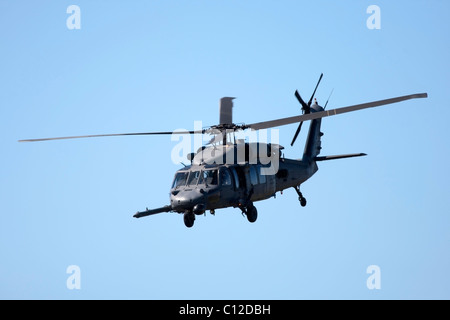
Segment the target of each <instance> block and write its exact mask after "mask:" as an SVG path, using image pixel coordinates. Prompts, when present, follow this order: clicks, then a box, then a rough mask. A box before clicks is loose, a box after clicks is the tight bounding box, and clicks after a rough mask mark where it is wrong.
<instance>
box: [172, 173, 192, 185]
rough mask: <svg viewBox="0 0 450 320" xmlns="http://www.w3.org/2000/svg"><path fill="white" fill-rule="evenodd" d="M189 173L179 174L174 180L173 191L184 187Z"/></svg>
mask: <svg viewBox="0 0 450 320" xmlns="http://www.w3.org/2000/svg"><path fill="white" fill-rule="evenodd" d="M188 173H189V172H178V173H177V174H176V175H175V179H174V180H173V184H172V189H173V188H178V187H181V186H184V185H185V184H186V179H187V177H188Z"/></svg>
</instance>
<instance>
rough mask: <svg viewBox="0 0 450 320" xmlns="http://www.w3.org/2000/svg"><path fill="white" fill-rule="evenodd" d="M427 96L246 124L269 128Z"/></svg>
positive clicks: (413, 95) (253, 127)
mask: <svg viewBox="0 0 450 320" xmlns="http://www.w3.org/2000/svg"><path fill="white" fill-rule="evenodd" d="M427 97H428V94H426V93H418V94H411V95H407V96H401V97H396V98H392V99H386V100H379V101H374V102H368V103H363V104H357V105H354V106H349V107H343V108H339V109H332V110H328V111H319V112H314V113H309V114H304V115H301V116H294V117H289V118H282V119H276V120H271V121H263V122H258V123H252V124H248V125H246V127H247V128H250V129H253V130H260V129H268V128H273V127H279V126H284V125H287V124H291V123H296V122H300V121H307V120H313V119H319V118H324V117H328V116H335V115H338V114H341V113H347V112H352V111H357V110H361V109H367V108H373V107H379V106H384V105H387V104H392V103H397V102H401V101H405V100H410V99H419V98H427Z"/></svg>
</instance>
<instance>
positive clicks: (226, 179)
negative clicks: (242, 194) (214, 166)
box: [220, 169, 231, 186]
mask: <svg viewBox="0 0 450 320" xmlns="http://www.w3.org/2000/svg"><path fill="white" fill-rule="evenodd" d="M220 176H221V180H222V185H223V186H231V175H230V171H228V169H224V170H222V171H221V175H220Z"/></svg>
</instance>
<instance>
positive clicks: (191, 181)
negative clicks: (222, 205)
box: [187, 171, 200, 186]
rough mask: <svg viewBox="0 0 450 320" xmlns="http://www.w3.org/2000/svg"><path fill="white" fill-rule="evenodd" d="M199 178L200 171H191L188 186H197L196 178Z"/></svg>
mask: <svg viewBox="0 0 450 320" xmlns="http://www.w3.org/2000/svg"><path fill="white" fill-rule="evenodd" d="M199 177H200V171H191V172H190V173H189V178H188V181H187V185H188V186H195V185H197V182H198V178H199Z"/></svg>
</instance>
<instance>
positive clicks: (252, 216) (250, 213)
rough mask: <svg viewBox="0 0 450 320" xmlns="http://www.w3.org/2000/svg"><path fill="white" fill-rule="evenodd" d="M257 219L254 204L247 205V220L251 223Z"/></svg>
mask: <svg viewBox="0 0 450 320" xmlns="http://www.w3.org/2000/svg"><path fill="white" fill-rule="evenodd" d="M256 219H258V210H256V207H255V206H254V205H251V206H249V207H247V220H248V221H249V222H251V223H253V222H255V221H256Z"/></svg>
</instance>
